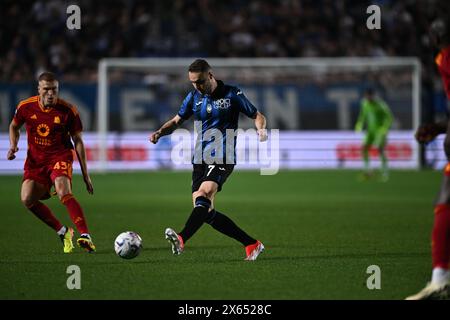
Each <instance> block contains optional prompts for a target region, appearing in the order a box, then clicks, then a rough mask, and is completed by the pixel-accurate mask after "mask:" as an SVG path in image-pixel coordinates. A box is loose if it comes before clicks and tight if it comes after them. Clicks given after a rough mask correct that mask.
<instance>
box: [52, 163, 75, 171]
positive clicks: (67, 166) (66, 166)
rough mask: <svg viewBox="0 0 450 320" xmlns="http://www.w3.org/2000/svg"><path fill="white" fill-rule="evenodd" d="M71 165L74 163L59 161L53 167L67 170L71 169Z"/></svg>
mask: <svg viewBox="0 0 450 320" xmlns="http://www.w3.org/2000/svg"><path fill="white" fill-rule="evenodd" d="M71 166H72V164H71V163H70V162H66V161H58V162H57V163H55V165H54V166H53V169H54V170H67V169H70V167H71Z"/></svg>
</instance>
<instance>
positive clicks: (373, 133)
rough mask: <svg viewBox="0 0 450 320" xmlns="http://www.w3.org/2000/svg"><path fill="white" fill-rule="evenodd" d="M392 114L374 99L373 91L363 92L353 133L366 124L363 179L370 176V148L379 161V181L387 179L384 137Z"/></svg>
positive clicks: (386, 107) (363, 147) (382, 102)
mask: <svg viewBox="0 0 450 320" xmlns="http://www.w3.org/2000/svg"><path fill="white" fill-rule="evenodd" d="M392 119H393V117H392V113H391V110H390V109H389V107H388V105H387V104H386V103H385V102H384V101H383V100H381V99H380V98H378V97H375V94H374V90H373V89H372V88H368V89H366V90H365V92H364V98H363V99H362V100H361V110H360V112H359V116H358V120H357V122H356V125H355V131H356V132H360V131H362V130H363V127H364V124H366V130H367V133H366V136H365V138H364V143H363V146H362V152H363V158H364V168H365V173H364V174H363V177H364V178H369V177H370V176H371V172H370V165H369V161H370V160H369V150H370V147H371V146H375V147H376V148H377V149H378V152H379V155H380V160H381V180H382V181H387V180H388V179H389V173H388V165H387V158H386V155H385V154H384V147H385V146H386V137H387V133H388V130H389V128H390V126H391V124H392Z"/></svg>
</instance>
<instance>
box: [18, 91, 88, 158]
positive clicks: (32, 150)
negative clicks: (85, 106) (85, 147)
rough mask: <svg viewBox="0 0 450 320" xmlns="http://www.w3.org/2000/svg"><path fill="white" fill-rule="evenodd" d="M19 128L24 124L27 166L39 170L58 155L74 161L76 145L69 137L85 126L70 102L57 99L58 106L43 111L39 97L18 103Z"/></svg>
mask: <svg viewBox="0 0 450 320" xmlns="http://www.w3.org/2000/svg"><path fill="white" fill-rule="evenodd" d="M14 121H15V122H16V124H18V125H22V124H24V123H25V126H26V130H27V139H28V152H27V161H26V163H25V167H39V166H41V165H45V164H47V162H49V161H50V160H52V159H54V158H55V157H56V156H57V157H61V158H64V157H66V158H67V159H73V154H72V150H73V144H72V141H71V138H70V136H71V135H73V134H75V133H77V132H80V131H81V130H82V129H83V127H82V124H81V120H80V116H79V114H78V111H77V109H76V108H75V107H74V106H73V105H71V104H70V103H68V102H66V101H64V100H62V99H58V100H57V102H56V104H55V105H54V106H52V107H49V108H46V109H45V108H44V107H43V105H42V103H41V101H40V98H39V96H34V97H31V98H28V99H26V100H23V101H21V102H20V103H19V105H18V106H17V109H16V113H15V115H14Z"/></svg>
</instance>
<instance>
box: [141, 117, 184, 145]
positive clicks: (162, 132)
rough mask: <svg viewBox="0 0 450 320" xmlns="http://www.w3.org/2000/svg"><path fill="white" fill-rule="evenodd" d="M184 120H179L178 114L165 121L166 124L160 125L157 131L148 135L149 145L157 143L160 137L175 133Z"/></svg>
mask: <svg viewBox="0 0 450 320" xmlns="http://www.w3.org/2000/svg"><path fill="white" fill-rule="evenodd" d="M183 121H184V119H183V118H181V117H180V116H179V115H178V114H177V115H176V116H175V117H173V118H172V119H170V120H169V121H167V122H166V123H164V124H163V125H162V127H161V128H159V130H157V131H155V132H153V133H152V134H151V135H150V138H149V140H150V142H151V143H157V142H158V140H159V138H161V137H162V136H166V135H169V134H171V133H172V132H174V131H175V129H176V128H178V127H179V126H180V125H181V124H182V123H183Z"/></svg>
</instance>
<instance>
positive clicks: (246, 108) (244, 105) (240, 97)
mask: <svg viewBox="0 0 450 320" xmlns="http://www.w3.org/2000/svg"><path fill="white" fill-rule="evenodd" d="M234 97H235V101H236V102H237V104H238V108H239V112H242V113H243V114H245V115H246V116H247V117H249V118H252V119H254V118H255V117H256V113H257V112H258V110H257V109H256V108H255V106H254V105H253V104H252V103H251V102H250V101H249V100H248V99H247V97H246V96H245V95H244V93H243V92H242V90H241V89H238V88H235V89H234Z"/></svg>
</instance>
